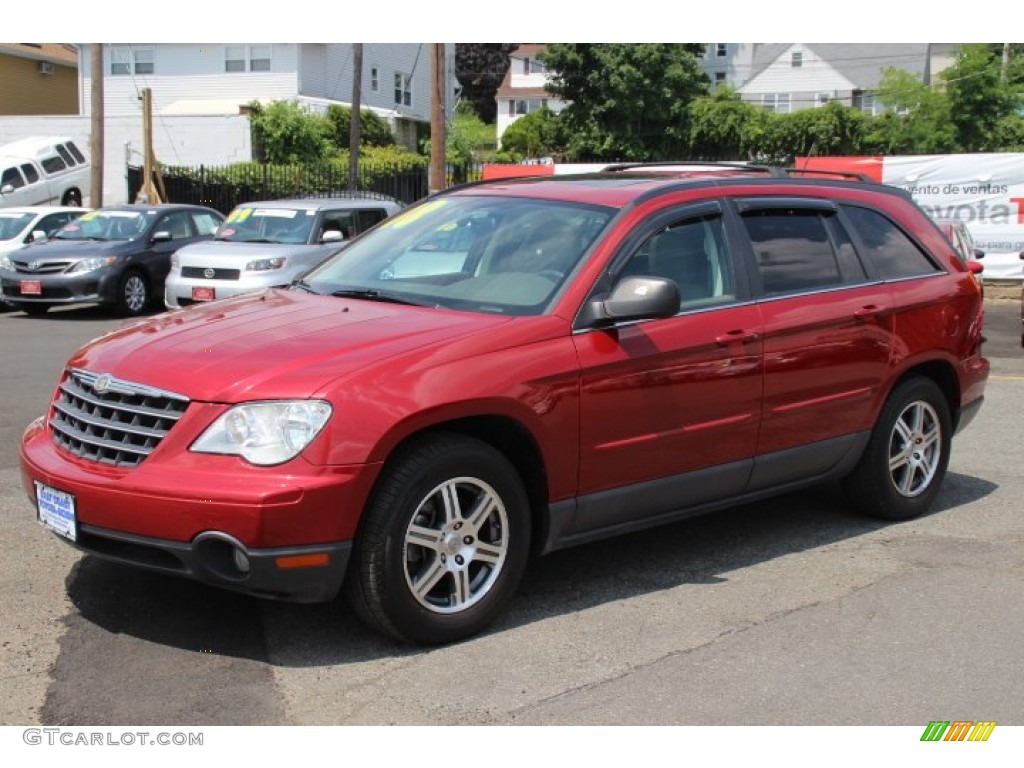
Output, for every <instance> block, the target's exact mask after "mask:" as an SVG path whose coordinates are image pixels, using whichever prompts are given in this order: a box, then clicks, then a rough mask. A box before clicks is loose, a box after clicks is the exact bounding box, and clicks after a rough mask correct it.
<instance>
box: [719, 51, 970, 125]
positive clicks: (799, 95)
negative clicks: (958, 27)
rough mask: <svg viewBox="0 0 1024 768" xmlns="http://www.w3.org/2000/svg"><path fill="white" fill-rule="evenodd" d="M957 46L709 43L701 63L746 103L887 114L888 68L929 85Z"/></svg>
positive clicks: (775, 109)
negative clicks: (836, 106) (834, 105)
mask: <svg viewBox="0 0 1024 768" xmlns="http://www.w3.org/2000/svg"><path fill="white" fill-rule="evenodd" d="M955 47H956V46H955V44H953V43H708V44H707V50H706V51H705V54H704V58H703V60H702V63H703V66H704V70H705V71H706V72H707V73H708V77H709V78H710V79H711V82H712V85H714V84H716V83H724V84H726V85H728V86H730V87H732V88H734V89H735V90H736V91H738V93H739V94H740V97H741V98H742V99H743V100H744V101H750V102H753V103H755V104H759V105H761V106H763V107H764V108H765V109H768V110H770V111H772V112H781V113H788V112H795V111H796V110H798V109H807V108H810V107H819V106H822V105H824V104H827V103H828V102H830V101H839V102H840V103H842V104H845V105H847V106H854V107H858V108H860V109H863V110H864V111H865V112H868V113H870V114H874V113H877V112H879V111H881V110H882V109H883V105H882V104H881V103H880V102H879V101H878V100H877V99H876V98H875V91H876V89H877V88H878V84H879V82H880V81H881V78H882V75H883V73H884V71H885V70H886V69H887V68H888V67H894V68H896V69H902V70H906V71H907V72H910V73H911V74H913V75H915V76H916V77H918V78H920V79H921V81H922V82H925V83H929V82H932V79H933V78H934V76H935V75H936V74H938V73H939V72H941V71H942V70H943V69H945V68H946V67H947V66H949V65H950V64H951V63H952V61H953V58H954V56H955Z"/></svg>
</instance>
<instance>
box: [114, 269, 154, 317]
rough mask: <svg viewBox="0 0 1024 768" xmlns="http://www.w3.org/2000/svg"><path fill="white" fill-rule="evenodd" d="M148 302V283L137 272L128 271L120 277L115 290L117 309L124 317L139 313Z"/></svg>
mask: <svg viewBox="0 0 1024 768" xmlns="http://www.w3.org/2000/svg"><path fill="white" fill-rule="evenodd" d="M147 304H149V285H148V284H147V283H146V278H144V277H143V276H142V275H141V274H139V273H138V272H134V271H132V272H128V273H126V274H125V276H124V277H122V278H121V284H120V286H119V287H118V291H117V311H118V313H119V314H121V315H122V316H124V317H135V316H136V315H141V314H142V313H143V311H145V309H146V305H147Z"/></svg>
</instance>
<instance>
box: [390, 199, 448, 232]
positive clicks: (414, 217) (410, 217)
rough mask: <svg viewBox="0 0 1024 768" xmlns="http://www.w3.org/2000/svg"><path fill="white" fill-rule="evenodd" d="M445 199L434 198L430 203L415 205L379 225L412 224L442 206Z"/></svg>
mask: <svg viewBox="0 0 1024 768" xmlns="http://www.w3.org/2000/svg"><path fill="white" fill-rule="evenodd" d="M447 202H448V201H447V200H435V201H434V202H432V203H424V204H423V205H419V206H416V207H415V208H412V209H410V210H408V211H404V212H402V213H400V214H398V215H397V216H392V217H391V218H390V219H388V220H387V221H386V222H384V223H383V224H381V227H394V228H396V229H397V228H400V227H404V226H406V225H408V224H412V223H413V222H414V221H419V220H420V219H422V218H423V217H424V216H426V215H427V214H428V213H432V212H433V211H436V210H437V209H438V208H441V207H442V206H444V204H445V203H447Z"/></svg>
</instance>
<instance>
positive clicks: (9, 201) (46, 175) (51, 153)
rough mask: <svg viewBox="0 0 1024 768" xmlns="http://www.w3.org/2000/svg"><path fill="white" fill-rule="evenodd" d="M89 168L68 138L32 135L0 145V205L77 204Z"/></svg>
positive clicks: (84, 189) (82, 195)
mask: <svg viewBox="0 0 1024 768" xmlns="http://www.w3.org/2000/svg"><path fill="white" fill-rule="evenodd" d="M91 178H92V169H91V168H90V166H89V160H88V158H86V156H85V154H84V153H83V152H82V151H81V150H80V149H79V148H78V145H76V144H75V142H74V141H72V140H71V139H69V138H65V137H60V136H32V137H30V138H27V139H20V140H18V141H14V142H11V143H10V144H4V145H3V146H0V208H9V207H12V206H23V205H58V204H59V205H66V206H80V205H82V204H83V202H84V201H85V200H86V193H87V192H88V191H89V183H90V179H91Z"/></svg>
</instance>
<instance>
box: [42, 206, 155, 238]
mask: <svg viewBox="0 0 1024 768" xmlns="http://www.w3.org/2000/svg"><path fill="white" fill-rule="evenodd" d="M147 223H148V222H147V221H146V218H145V216H143V215H142V214H141V213H135V212H134V211H90V212H89V213H85V214H82V215H81V216H79V217H78V218H77V219H75V220H74V221H71V222H68V223H67V224H65V225H64V226H63V227H61V228H60V230H58V231H57V232H56V233H55V234H54V236H53V237H54V239H56V240H131V239H132V238H133V237H138V236H139V235H141V234H142V233H143V232H144V231H145V229H146V224H147Z"/></svg>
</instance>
